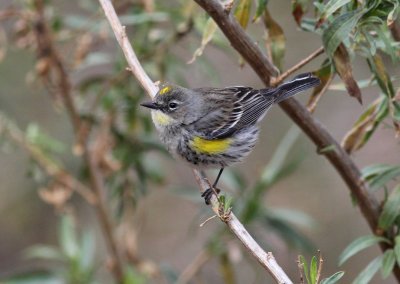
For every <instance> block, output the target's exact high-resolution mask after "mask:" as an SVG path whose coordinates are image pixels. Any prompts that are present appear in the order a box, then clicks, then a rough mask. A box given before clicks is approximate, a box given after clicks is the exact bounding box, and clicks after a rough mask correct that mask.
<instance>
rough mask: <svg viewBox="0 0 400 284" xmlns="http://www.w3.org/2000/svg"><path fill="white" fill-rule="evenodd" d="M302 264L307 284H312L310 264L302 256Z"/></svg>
mask: <svg viewBox="0 0 400 284" xmlns="http://www.w3.org/2000/svg"><path fill="white" fill-rule="evenodd" d="M299 260H300V264H301V265H303V272H304V276H305V277H306V280H307V283H308V284H310V283H311V282H310V277H309V270H308V264H307V261H306V259H305V258H304V256H302V255H300V256H299Z"/></svg>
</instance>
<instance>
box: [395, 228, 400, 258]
mask: <svg viewBox="0 0 400 284" xmlns="http://www.w3.org/2000/svg"><path fill="white" fill-rule="evenodd" d="M394 243H395V245H394V253H395V255H396V261H397V265H399V266H400V235H398V236H396V238H395V239H394Z"/></svg>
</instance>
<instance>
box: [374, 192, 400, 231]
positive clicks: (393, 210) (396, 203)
mask: <svg viewBox="0 0 400 284" xmlns="http://www.w3.org/2000/svg"><path fill="white" fill-rule="evenodd" d="M399 215H400V185H398V186H397V187H396V188H395V189H394V190H393V191H392V193H391V194H390V195H389V197H388V199H387V201H386V202H385V205H383V210H382V213H381V215H380V216H379V221H378V225H379V227H380V228H382V229H383V230H386V229H388V228H389V227H390V226H392V225H393V223H394V221H395V220H396V218H397V217H398V216H399Z"/></svg>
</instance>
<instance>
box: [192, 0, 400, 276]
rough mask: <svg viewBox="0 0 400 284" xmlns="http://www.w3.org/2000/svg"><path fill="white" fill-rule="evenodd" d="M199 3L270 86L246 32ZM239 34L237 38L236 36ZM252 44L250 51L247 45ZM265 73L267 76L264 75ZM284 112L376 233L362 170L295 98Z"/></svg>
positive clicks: (220, 10) (375, 211) (217, 9)
mask: <svg viewBox="0 0 400 284" xmlns="http://www.w3.org/2000/svg"><path fill="white" fill-rule="evenodd" d="M194 1H195V2H196V3H197V4H198V5H199V6H201V7H202V8H203V9H204V10H205V11H206V12H207V13H208V14H209V15H210V16H211V17H212V18H213V19H214V21H215V22H216V23H217V25H218V26H219V28H220V29H221V31H222V32H223V33H224V34H225V36H226V37H227V38H228V40H229V41H230V42H231V44H232V46H233V47H234V48H235V49H236V50H237V51H238V52H239V53H240V55H241V56H243V58H245V59H246V60H247V62H248V63H249V64H250V66H251V67H252V68H253V70H254V72H256V73H257V75H258V76H259V77H260V79H261V80H262V81H263V82H264V83H265V85H266V86H269V85H270V83H271V82H270V77H271V76H274V75H275V74H274V73H272V72H270V73H269V70H270V69H271V66H270V62H268V64H265V63H264V62H265V60H264V57H265V55H264V54H263V53H262V51H261V50H260V49H259V48H258V47H257V46H255V45H254V44H253V40H252V39H251V38H250V37H249V36H248V35H247V34H246V33H245V31H244V30H243V29H242V27H241V26H240V25H239V24H238V23H237V22H236V20H235V19H234V18H233V16H232V15H230V14H229V13H227V12H226V11H225V10H224V7H223V6H222V5H221V3H220V2H219V1H215V0H194ZM238 35H240V38H238ZM249 45H251V46H252V48H251V50H249V49H248V46H249ZM266 74H268V75H266ZM280 106H281V108H282V109H283V110H284V111H285V112H286V114H287V115H288V116H289V117H290V118H291V119H292V120H293V121H294V122H295V123H296V124H297V125H298V126H299V127H300V128H301V129H302V130H303V131H304V133H305V134H307V136H308V137H309V138H310V139H311V140H312V141H313V142H314V144H315V145H316V146H317V152H318V153H321V154H323V155H325V157H326V158H327V159H328V160H329V161H330V163H331V164H332V165H333V167H334V168H335V169H336V171H337V172H338V173H339V175H340V176H341V177H342V179H343V180H344V182H345V183H346V184H347V186H348V188H349V190H350V192H351V193H352V195H353V196H354V197H356V199H357V202H358V205H359V207H360V210H361V212H362V214H363V215H364V218H365V219H366V220H367V222H368V225H369V227H370V228H371V231H372V232H373V233H374V234H379V230H378V219H379V215H380V208H379V203H378V202H377V200H376V199H375V198H374V196H372V195H371V194H370V193H369V191H368V186H367V184H366V183H365V182H364V181H363V180H362V178H361V173H360V170H359V169H358V167H357V166H356V164H355V163H354V161H353V160H352V159H351V157H350V156H349V155H348V154H347V153H346V152H345V151H344V150H343V149H342V147H341V146H340V144H339V143H338V142H337V141H336V140H335V139H334V138H333V137H332V135H331V134H330V133H329V132H328V130H327V129H326V128H325V127H324V126H323V125H322V124H321V123H320V122H319V121H318V120H316V119H315V118H313V117H312V116H311V114H310V113H309V112H308V111H307V109H306V108H305V107H304V106H302V105H301V104H300V103H299V102H298V101H297V100H296V99H295V98H291V99H288V100H285V101H283V102H281V103H280ZM328 146H334V147H333V150H330V151H324V152H320V150H321V149H324V148H326V147H328ZM380 247H381V249H382V251H385V250H387V249H388V248H391V247H390V245H387V244H385V243H381V244H380ZM394 274H395V276H396V278H397V279H398V280H400V267H399V266H396V267H395V268H394Z"/></svg>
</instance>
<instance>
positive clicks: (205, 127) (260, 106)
mask: <svg viewBox="0 0 400 284" xmlns="http://www.w3.org/2000/svg"><path fill="white" fill-rule="evenodd" d="M201 91H202V92H205V91H206V92H207V93H208V95H209V96H208V97H209V99H210V100H209V101H208V102H206V103H207V105H208V106H209V108H210V110H211V111H209V112H207V114H206V115H205V116H203V117H202V118H201V119H199V120H198V121H196V122H195V124H194V125H193V129H195V130H196V131H197V132H198V133H200V134H201V136H203V138H206V139H222V138H226V137H228V136H230V135H232V134H233V133H234V132H236V131H238V130H240V129H242V128H243V127H246V126H248V125H252V124H254V123H256V122H257V121H258V120H259V119H260V118H261V117H262V116H263V115H264V114H265V113H266V110H267V109H268V108H269V107H270V106H271V105H272V103H273V98H272V96H268V94H267V95H266V93H267V91H266V90H265V89H264V90H263V91H264V93H263V94H260V91H259V90H255V89H253V88H250V87H241V86H235V87H227V88H223V89H212V88H209V89H202V90H201ZM272 91H273V89H271V92H272ZM213 94H216V95H214V96H213ZM217 94H218V95H217ZM221 94H222V95H221Z"/></svg>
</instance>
